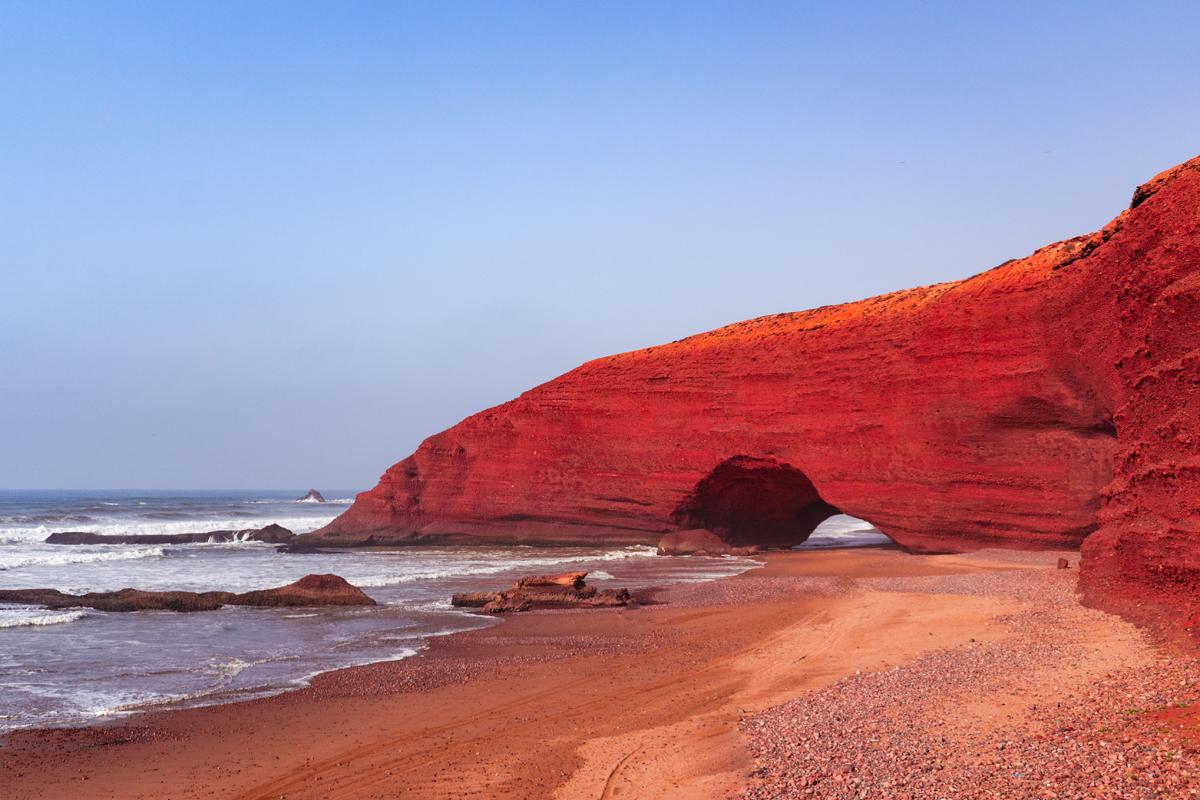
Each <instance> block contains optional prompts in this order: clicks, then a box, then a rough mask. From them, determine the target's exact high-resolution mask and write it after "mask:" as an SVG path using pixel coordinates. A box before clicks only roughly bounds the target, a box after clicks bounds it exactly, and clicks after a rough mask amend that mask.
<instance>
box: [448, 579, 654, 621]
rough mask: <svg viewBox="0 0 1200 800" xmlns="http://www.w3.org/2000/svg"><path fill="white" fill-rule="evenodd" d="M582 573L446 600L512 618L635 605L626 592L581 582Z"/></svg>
mask: <svg viewBox="0 0 1200 800" xmlns="http://www.w3.org/2000/svg"><path fill="white" fill-rule="evenodd" d="M586 576H587V573H586V572H568V573H564V574H562V575H539V576H535V577H529V578H521V579H520V580H518V581H517V582H516V583H514V584H513V587H512V588H511V589H506V590H504V591H499V592H461V593H459V594H456V595H454V596H453V597H452V598H451V599H450V603H451V605H453V606H455V607H457V608H478V609H480V610H482V611H483V612H485V613H487V614H513V613H518V612H521V611H531V610H533V609H539V608H616V607H621V606H630V605H635V601H634V599H633V597H632V596H631V595H630V594H629V591H628V590H627V589H596V588H594V587H591V586H588V585H587V584H586V583H585V582H584V578H585V577H586Z"/></svg>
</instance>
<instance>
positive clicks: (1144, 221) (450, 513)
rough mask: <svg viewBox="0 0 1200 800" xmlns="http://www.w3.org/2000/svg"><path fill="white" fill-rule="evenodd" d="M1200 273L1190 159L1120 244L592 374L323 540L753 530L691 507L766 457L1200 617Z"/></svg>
mask: <svg viewBox="0 0 1200 800" xmlns="http://www.w3.org/2000/svg"><path fill="white" fill-rule="evenodd" d="M1198 265H1200V159H1195V160H1193V161H1190V162H1188V163H1186V164H1183V165H1180V166H1178V167H1175V168H1174V169H1171V170H1168V171H1166V172H1164V173H1162V174H1160V175H1158V176H1156V177H1155V178H1154V179H1152V180H1151V181H1149V182H1148V183H1146V184H1144V185H1143V186H1140V187H1138V189H1137V191H1136V193H1135V195H1134V199H1133V202H1132V203H1131V206H1130V208H1129V209H1128V210H1127V211H1124V212H1122V213H1121V214H1120V215H1119V216H1118V217H1117V218H1116V219H1114V220H1113V221H1112V222H1110V223H1109V224H1108V225H1106V226H1105V227H1104V228H1103V229H1101V230H1100V231H1097V232H1096V233H1092V234H1088V235H1085V236H1079V237H1076V238H1073V239H1068V240H1065V241H1062V242H1058V243H1056V244H1052V245H1048V246H1046V247H1043V248H1042V249H1040V250H1038V251H1037V252H1035V253H1033V254H1032V255H1030V256H1028V257H1026V258H1023V259H1019V260H1014V261H1010V262H1006V263H1004V264H1001V265H1000V266H998V267H995V268H993V269H991V270H988V271H986V272H983V273H981V274H979V275H976V276H974V277H971V278H968V279H966V280H962V281H957V282H954V283H944V284H939V285H935V286H926V287H920V288H917V289H910V290H907V291H902V292H895V293H893V294H889V295H883V296H880V297H875V298H871V299H868V300H863V301H860V302H857V303H848V304H845V305H840V306H830V307H825V308H818V309H814V310H812V311H804V312H797V313H790V314H776V315H773V316H768V317H762V318H759V319H754V320H749V321H746V322H740V323H736V324H733V325H730V326H727V327H725V328H721V329H718V330H715V331H710V332H708V333H704V334H699V335H696V336H692V337H688V338H686V339H681V340H679V341H676V342H672V343H670V344H666V345H662V346H659V347H652V348H646V349H644V350H637V351H633V352H629V353H624V354H621V355H616V356H610V357H607V358H601V359H597V360H595V361H591V362H589V363H587V364H584V365H582V366H580V367H578V368H577V369H575V370H572V371H571V372H569V373H567V374H565V375H563V376H560V377H559V378H556V379H555V380H552V381H549V382H547V383H545V384H543V385H541V386H538V387H535V388H534V389H531V390H530V391H528V392H526V393H525V394H523V395H521V396H520V397H518V398H516V399H515V400H512V401H510V402H508V403H505V404H503V405H501V406H497V407H495V408H492V409H488V410H486V411H483V412H481V413H479V414H476V415H474V416H472V417H469V418H468V419H466V420H463V421H462V422H461V423H459V424H458V425H456V426H454V427H453V428H451V429H449V430H447V431H444V432H442V433H440V434H437V435H435V436H432V437H430V438H429V439H427V440H425V441H424V442H423V443H422V444H421V446H420V447H419V448H418V449H417V451H416V452H415V453H413V454H412V455H411V456H409V457H408V458H406V459H405V460H403V461H401V462H400V463H398V464H396V465H394V466H393V467H392V468H391V469H389V470H388V471H387V472H386V473H385V474H384V475H383V477H382V478H381V479H380V482H379V484H378V485H377V486H376V487H375V488H374V489H372V490H371V491H369V492H364V493H363V494H361V495H359V497H358V498H357V500H356V501H355V503H354V505H353V506H352V507H351V508H350V509H349V510H348V511H347V512H346V513H345V514H343V515H342V516H341V517H339V518H337V519H336V520H334V521H333V522H332V523H330V524H329V525H328V526H326V527H325V528H324V529H322V530H321V531H318V532H317V533H316V534H313V535H312V536H313V538H315V539H317V540H319V541H321V542H322V543H325V544H342V545H354V544H363V543H367V542H371V543H375V544H388V543H391V544H414V543H422V542H445V541H457V542H464V543H465V542H473V543H492V542H527V543H564V544H565V543H575V544H578V543H587V544H606V545H607V544H635V543H654V542H656V541H657V540H658V539H659V538H660V537H661V536H662V535H663V534H666V533H669V532H671V531H678V530H680V525H681V524H682V523H688V524H690V523H691V522H694V521H696V520H697V519H700V518H703V519H705V520H710V521H711V520H715V522H714V523H713V524H718V523H721V522H722V520H724V522H725V523H728V524H727V525H726V527H728V529H729V530H730V531H735V530H743V529H744V527H745V526H744V525H742V524H741V522H739V518H738V516H737V514H736V513H734V512H736V509H737V507H738V503H736V502H732V501H730V502H727V503H726V502H725V501H719V502H717V501H714V500H713V498H719V497H721V496H722V493H721V492H719V491H717V492H715V493H714V492H712V491H708V492H707V494H706V493H705V492H702V493H701V494H702V496H701V498H700V500H701V502H700V503H699V504H697V503H696V502H695V499H693V500H692V501H689V500H688V498H689V495H694V494H695V492H696V490H697V489H698V488H699V487H700V486H701V484H702V483H703V482H704V481H705V479H706V476H709V475H710V473H713V471H714V465H716V464H721V463H722V462H724V461H725V460H727V459H729V458H732V457H734V455H736V454H751V456H752V457H754V458H764V459H766V458H770V459H776V460H777V461H778V462H779V463H780V464H788V465H793V466H795V465H801V464H802V465H803V468H802V474H803V476H804V478H805V479H806V480H809V481H810V482H811V483H812V484H813V485H814V486H816V487H819V488H820V493H819V496H820V498H821V501H822V502H824V503H827V504H829V505H831V506H834V507H836V508H838V509H842V510H844V511H845V512H846V513H849V514H853V515H854V516H857V517H861V518H864V519H869V520H870V521H871V522H872V524H874V525H875V526H876V527H878V528H879V529H880V530H882V531H884V532H885V533H886V534H887V535H888V536H889V537H891V538H892V539H893V540H894V541H896V542H897V543H899V544H900V545H902V546H904V547H907V548H909V549H911V550H918V551H926V552H928V551H940V552H947V551H955V550H970V549H974V548H979V547H986V546H1004V547H1021V548H1045V547H1066V546H1079V545H1080V544H1081V543H1082V545H1083V558H1082V563H1081V573H1082V579H1083V583H1082V585H1083V587H1084V588H1085V590H1086V591H1088V592H1089V594H1090V596H1091V597H1093V599H1099V600H1104V599H1105V598H1112V597H1114V596H1116V595H1123V596H1126V597H1131V598H1133V599H1135V600H1138V601H1139V602H1140V600H1142V599H1145V600H1148V601H1151V602H1162V603H1165V604H1167V605H1169V606H1171V607H1173V608H1175V609H1180V608H1184V609H1192V610H1193V611H1200V599H1198V598H1200V506H1198V505H1197V499H1196V498H1198V497H1200V324H1197V320H1200V268H1198ZM755 454H757V455H755ZM780 469H781V470H782V468H780ZM797 469H799V468H798V467H797ZM783 473H784V474H782V475H776V476H775V477H774V478H772V480H775V479H776V478H785V479H787V480H791V479H792V478H794V476H790V473H786V470H784V471H783ZM713 480H714V483H713V486H717V485H718V484H717V483H716V482H715V481H716V480H717V479H716V478H713ZM732 496H733V495H731V497H732ZM706 497H707V498H708V499H707V500H706V499H705V498H706ZM689 502H690V503H691V504H690V505H689ZM681 508H682V511H681ZM792 510H793V511H797V512H798V511H799V509H792ZM728 535H742V534H732V533H731V534H728ZM779 535H780V539H781V541H783V540H786V538H787V537H786V536H784V534H782V533H780V534H779ZM790 535H791V534H788V536H790ZM1085 539H1086V541H1085Z"/></svg>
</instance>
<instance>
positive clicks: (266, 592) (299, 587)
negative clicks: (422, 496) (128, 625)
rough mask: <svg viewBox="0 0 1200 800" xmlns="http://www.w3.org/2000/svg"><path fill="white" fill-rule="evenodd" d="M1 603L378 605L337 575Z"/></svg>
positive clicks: (1, 596) (24, 593)
mask: <svg viewBox="0 0 1200 800" xmlns="http://www.w3.org/2000/svg"><path fill="white" fill-rule="evenodd" d="M0 603H20V604H24V605H39V606H45V607H46V608H56V609H57V608H94V609H96V610H98V611H182V612H189V611H212V610H214V609H218V608H220V607H221V606H226V605H231V606H278V607H292V606H373V605H375V601H374V600H372V599H371V598H370V597H368V596H367V595H366V594H364V593H363V591H362V590H361V589H359V588H358V587H356V586H352V585H351V584H349V583H347V582H346V580H345V579H344V578H341V577H339V576H337V575H305V576H304V577H303V578H301V579H300V580H298V581H296V582H295V583H289V584H288V585H287V586H280V587H277V588H275V589H262V590H259V591H254V592H243V593H242V594H234V593H233V592H146V591H142V590H140V589H121V590H120V591H117V592H89V593H88V594H66V593H64V592H60V591H58V590H56V589H0Z"/></svg>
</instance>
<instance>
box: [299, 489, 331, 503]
mask: <svg viewBox="0 0 1200 800" xmlns="http://www.w3.org/2000/svg"><path fill="white" fill-rule="evenodd" d="M297 502H299V503H324V502H325V497H324V496H323V495H322V494H321V493H320V492H318V491H317V490H316V489H309V490H308V494H306V495H304V497H301V498H300V499H299V500H298V501H297Z"/></svg>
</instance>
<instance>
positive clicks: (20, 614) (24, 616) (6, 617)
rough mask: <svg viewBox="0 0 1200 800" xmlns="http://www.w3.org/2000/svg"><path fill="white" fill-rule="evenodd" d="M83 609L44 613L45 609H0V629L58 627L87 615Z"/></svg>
mask: <svg viewBox="0 0 1200 800" xmlns="http://www.w3.org/2000/svg"><path fill="white" fill-rule="evenodd" d="M89 613H90V612H88V611H87V610H85V609H73V610H71V611H46V610H45V609H40V608H39V609H28V608H19V609H17V608H0V628H25V627H33V626H40V625H60V624H62V623H64V622H74V621H75V620H77V619H82V618H84V617H86V616H88V615H89Z"/></svg>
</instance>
